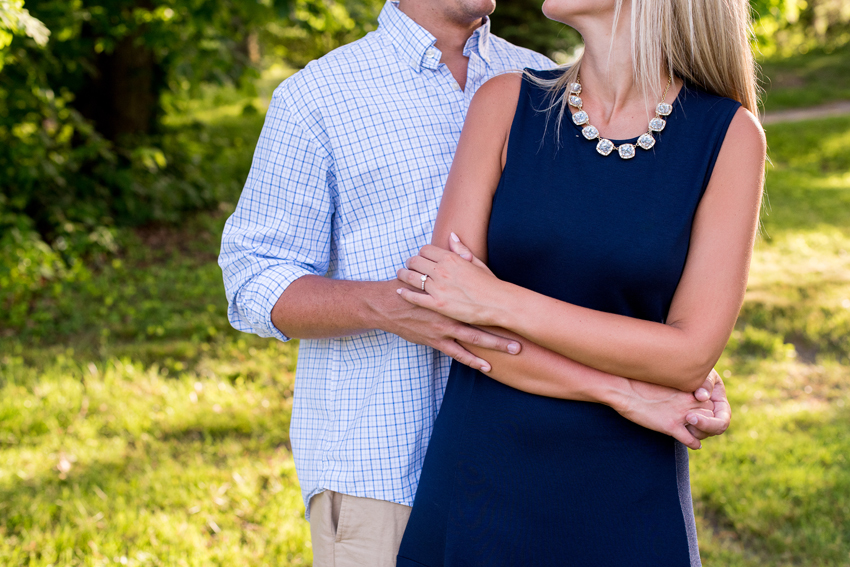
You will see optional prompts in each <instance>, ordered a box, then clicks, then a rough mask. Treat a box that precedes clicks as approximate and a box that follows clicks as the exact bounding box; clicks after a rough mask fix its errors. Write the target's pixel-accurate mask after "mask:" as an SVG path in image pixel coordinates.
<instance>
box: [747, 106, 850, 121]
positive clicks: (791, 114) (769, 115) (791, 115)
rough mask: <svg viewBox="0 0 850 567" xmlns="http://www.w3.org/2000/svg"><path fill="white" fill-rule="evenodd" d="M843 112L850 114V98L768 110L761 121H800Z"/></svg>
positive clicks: (837, 114)
mask: <svg viewBox="0 0 850 567" xmlns="http://www.w3.org/2000/svg"><path fill="white" fill-rule="evenodd" d="M842 114H850V100H842V101H839V102H830V103H829V104H822V105H820V106H812V107H809V108H792V109H789V110H776V111H773V112H766V113H765V114H764V115H763V116H762V118H761V123H762V124H765V125H767V124H776V123H777V122H798V121H800V120H810V119H813V118H827V117H829V116H839V115H842Z"/></svg>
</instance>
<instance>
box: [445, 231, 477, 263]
mask: <svg viewBox="0 0 850 567" xmlns="http://www.w3.org/2000/svg"><path fill="white" fill-rule="evenodd" d="M449 250H451V251H452V252H454V253H455V254H457V255H458V256H460V257H461V258H463V259H464V260H466V261H468V262H474V261H475V255H474V254H473V253H472V251H471V250H470V249H469V248H467V247H466V245H465V244H464V243H463V242H461V241H460V238H458V236H457V234H455V233H454V232H453V233H451V235H450V237H449Z"/></svg>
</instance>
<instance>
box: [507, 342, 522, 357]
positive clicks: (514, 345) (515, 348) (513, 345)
mask: <svg viewBox="0 0 850 567" xmlns="http://www.w3.org/2000/svg"><path fill="white" fill-rule="evenodd" d="M508 352H509V353H511V354H516V353H518V352H519V344H518V343H511V344H509V345H508Z"/></svg>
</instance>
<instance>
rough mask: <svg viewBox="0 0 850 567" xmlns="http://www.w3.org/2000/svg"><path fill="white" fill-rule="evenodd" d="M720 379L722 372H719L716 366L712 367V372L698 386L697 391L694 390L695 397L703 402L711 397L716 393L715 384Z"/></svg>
mask: <svg viewBox="0 0 850 567" xmlns="http://www.w3.org/2000/svg"><path fill="white" fill-rule="evenodd" d="M718 381H720V374H718V373H717V370H715V369H714V368H712V369H711V372H709V373H708V376H706V378H705V381H704V382H703V383H702V386H700V387H699V388H697V391H696V392H694V397H695V398H696V399H698V400H699V401H701V402H704V401H706V400H709V399H711V397H712V394H713V393H714V385H715V384H716V383H717V382H718Z"/></svg>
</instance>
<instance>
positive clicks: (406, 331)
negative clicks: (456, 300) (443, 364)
mask: <svg viewBox="0 0 850 567" xmlns="http://www.w3.org/2000/svg"><path fill="white" fill-rule="evenodd" d="M398 286H399V284H398V282H397V281H395V280H392V281H387V282H353V281H344V280H332V279H329V278H324V277H319V276H304V277H302V278H299V279H298V280H296V281H295V282H293V283H292V284H291V285H290V286H289V287H288V288H287V290H286V291H285V292H283V294H282V295H281V296H280V298H279V299H278V301H277V303H275V306H274V309H273V310H272V321H273V323H274V324H275V326H276V327H277V328H278V329H279V330H280V331H281V332H282V333H283V334H284V335H286V336H288V337H294V338H295V337H297V338H302V339H318V338H329V337H340V336H347V335H354V334H357V333H362V332H364V331H367V330H370V329H381V330H383V331H387V332H390V333H393V334H395V335H398V336H400V337H401V338H403V339H405V340H407V341H410V342H412V343H418V344H423V345H427V346H430V347H433V348H435V349H437V350H439V351H442V352H444V353H445V354H447V355H449V356H451V357H452V358H454V359H455V360H457V361H458V362H460V363H462V364H465V365H467V366H470V367H472V368H476V369H479V370H482V371H484V372H489V370H490V364H489V363H488V362H486V361H485V360H484V359H483V358H480V357H478V356H475V355H474V354H472V353H471V352H470V351H468V350H467V349H465V348H464V347H462V346H461V345H460V344H459V343H458V342H457V341H462V342H464V343H467V344H472V345H476V346H478V347H479V348H481V349H489V350H498V351H501V352H505V353H511V354H515V353H517V352H519V349H520V345H519V343H518V342H516V341H512V340H510V339H506V338H504V337H500V336H498V335H493V334H490V333H487V332H485V331H482V330H480V329H477V328H475V327H470V326H469V325H465V324H463V323H458V322H457V321H455V320H454V319H449V318H448V317H444V316H442V315H439V314H437V313H434V312H433V311H429V310H427V309H422V308H419V307H413V308H411V305H410V304H409V303H408V302H406V301H404V300H403V299H402V298H401V297H399V295H398V294H397V293H396V289H398ZM480 354H481V356H482V357H486V356H487V353H486V352H484V351H481V353H480Z"/></svg>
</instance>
